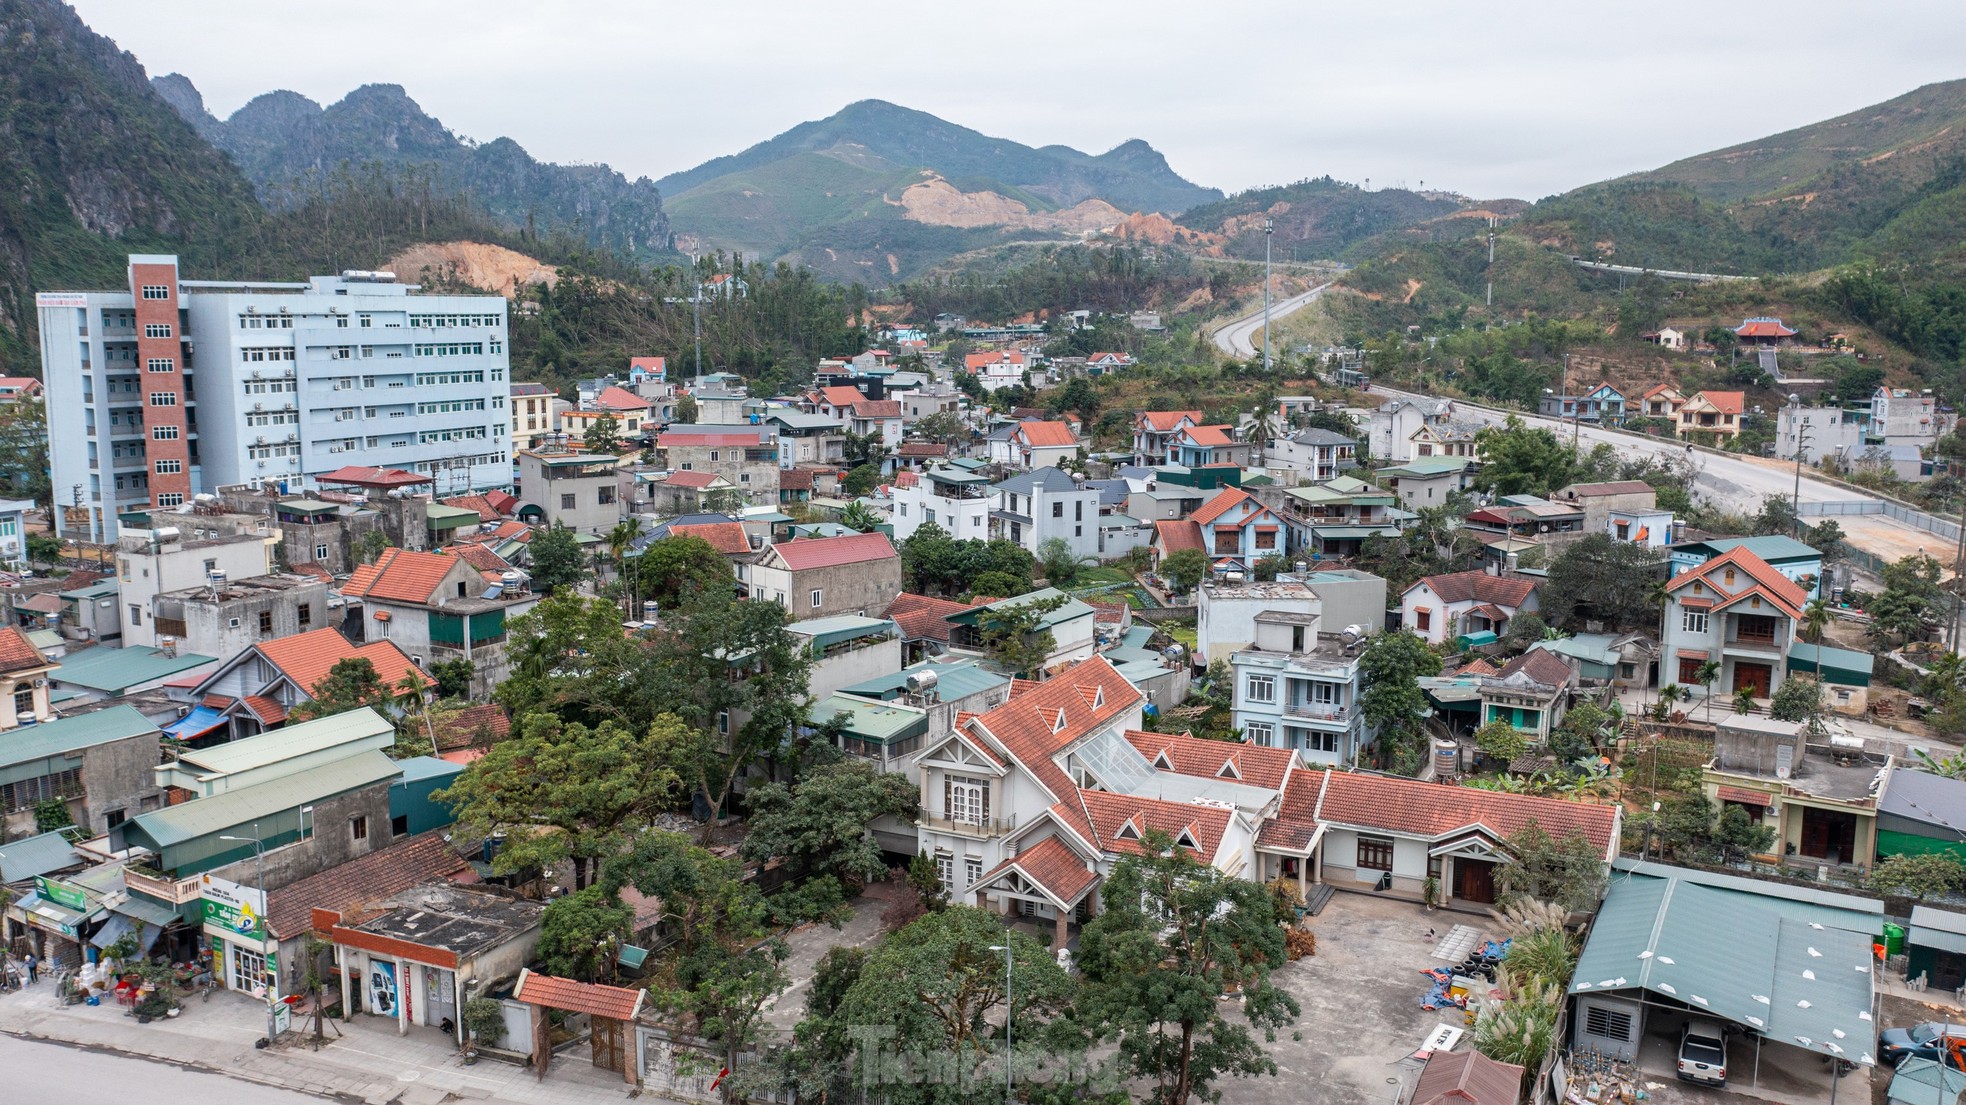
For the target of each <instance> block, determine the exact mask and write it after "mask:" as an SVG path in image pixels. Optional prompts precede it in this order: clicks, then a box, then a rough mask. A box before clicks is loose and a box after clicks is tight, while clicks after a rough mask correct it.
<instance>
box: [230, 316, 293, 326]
mask: <svg viewBox="0 0 1966 1105" xmlns="http://www.w3.org/2000/svg"><path fill="white" fill-rule="evenodd" d="M293 328H294V316H292V315H240V316H239V329H241V330H291V329H293Z"/></svg>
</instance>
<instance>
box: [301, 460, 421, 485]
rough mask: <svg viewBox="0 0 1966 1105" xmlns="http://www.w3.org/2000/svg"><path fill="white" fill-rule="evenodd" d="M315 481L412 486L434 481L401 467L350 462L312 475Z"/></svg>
mask: <svg viewBox="0 0 1966 1105" xmlns="http://www.w3.org/2000/svg"><path fill="white" fill-rule="evenodd" d="M314 482H316V483H349V484H354V485H355V486H357V487H387V488H395V487H414V486H416V485H417V484H425V483H435V482H436V481H435V480H433V479H432V478H430V477H429V476H419V475H417V474H416V473H415V472H405V471H403V470H402V469H401V468H369V467H365V466H363V465H359V464H350V465H346V466H344V467H341V468H337V469H335V470H334V471H332V472H329V473H327V474H326V475H323V476H316V477H314Z"/></svg>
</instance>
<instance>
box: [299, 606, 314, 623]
mask: <svg viewBox="0 0 1966 1105" xmlns="http://www.w3.org/2000/svg"><path fill="white" fill-rule="evenodd" d="M313 624H314V604H313V603H311V602H303V603H301V604H300V627H301V628H302V629H306V628H307V627H308V626H310V625H313Z"/></svg>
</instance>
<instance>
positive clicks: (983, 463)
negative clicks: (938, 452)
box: [949, 457, 990, 471]
mask: <svg viewBox="0 0 1966 1105" xmlns="http://www.w3.org/2000/svg"><path fill="white" fill-rule="evenodd" d="M989 466H990V462H989V461H987V460H983V459H980V458H978V457H957V458H955V459H954V460H951V461H950V462H949V467H951V468H967V469H969V470H971V471H975V470H976V469H978V468H988V467H989Z"/></svg>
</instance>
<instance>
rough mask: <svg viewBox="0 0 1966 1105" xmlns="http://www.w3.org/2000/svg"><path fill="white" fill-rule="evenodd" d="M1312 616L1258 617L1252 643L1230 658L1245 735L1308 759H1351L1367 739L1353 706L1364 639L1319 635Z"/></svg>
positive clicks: (1325, 761) (1316, 618)
mask: <svg viewBox="0 0 1966 1105" xmlns="http://www.w3.org/2000/svg"><path fill="white" fill-rule="evenodd" d="M1320 621H1321V619H1320V618H1319V616H1318V615H1316V614H1305V613H1300V612H1296V611H1285V610H1277V611H1266V612H1264V613H1261V614H1258V615H1256V618H1255V623H1256V624H1255V630H1256V639H1255V640H1254V641H1253V642H1251V647H1249V648H1247V649H1244V650H1243V651H1241V652H1238V653H1236V654H1235V655H1234V656H1231V657H1230V658H1229V669H1230V671H1232V672H1234V674H1235V700H1234V724H1235V725H1236V727H1237V728H1239V729H1241V730H1242V734H1243V739H1244V740H1247V741H1248V742H1249V743H1251V744H1256V745H1263V746H1265V747H1269V748H1288V749H1291V750H1292V751H1294V752H1296V753H1297V755H1298V757H1299V758H1300V759H1302V760H1303V761H1304V762H1305V763H1307V764H1352V763H1357V762H1358V759H1359V756H1360V755H1361V754H1362V753H1363V752H1364V750H1365V747H1366V745H1367V744H1369V743H1371V738H1370V736H1369V734H1368V733H1367V731H1366V727H1365V715H1364V713H1362V712H1361V711H1360V709H1359V693H1360V691H1361V689H1362V688H1361V683H1360V679H1359V666H1358V658H1359V654H1360V652H1361V650H1362V649H1363V646H1364V641H1363V639H1346V638H1344V637H1341V636H1332V635H1320V634H1319V632H1318V626H1319V623H1320Z"/></svg>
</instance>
